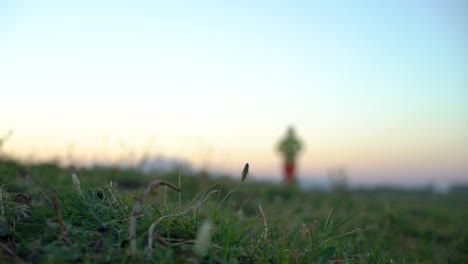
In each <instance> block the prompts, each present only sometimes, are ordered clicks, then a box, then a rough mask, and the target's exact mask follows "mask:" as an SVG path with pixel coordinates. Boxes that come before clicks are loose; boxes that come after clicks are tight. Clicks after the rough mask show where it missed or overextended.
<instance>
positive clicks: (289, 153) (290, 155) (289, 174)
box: [278, 127, 302, 184]
mask: <svg viewBox="0 0 468 264" xmlns="http://www.w3.org/2000/svg"><path fill="white" fill-rule="evenodd" d="M301 149H302V146H301V142H300V141H299V139H297V137H296V134H295V132H294V128H293V127H289V128H288V131H287V134H286V136H285V137H284V138H283V139H282V140H281V141H280V143H279V145H278V151H279V152H280V153H281V154H282V156H283V158H284V181H285V182H286V183H287V184H291V183H293V182H294V180H295V172H296V157H297V154H298V153H299V151H300V150H301Z"/></svg>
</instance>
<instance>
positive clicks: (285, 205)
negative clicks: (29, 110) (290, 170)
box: [0, 158, 468, 263]
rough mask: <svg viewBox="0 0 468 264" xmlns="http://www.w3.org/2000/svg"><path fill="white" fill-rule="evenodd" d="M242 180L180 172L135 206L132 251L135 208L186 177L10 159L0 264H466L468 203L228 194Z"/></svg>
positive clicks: (382, 196) (369, 195)
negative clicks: (150, 188)
mask: <svg viewBox="0 0 468 264" xmlns="http://www.w3.org/2000/svg"><path fill="white" fill-rule="evenodd" d="M240 169H242V168H241V167H240ZM73 173H76V175H77V176H78V179H79V181H80V184H79V185H77V183H74V182H73V180H72V176H71V175H72V174H73ZM240 179H241V176H240V175H239V178H238V179H234V178H227V177H226V178H217V179H212V178H210V177H208V176H206V175H204V174H196V175H182V176H181V178H180V187H181V189H182V192H180V193H177V192H176V191H174V190H172V189H170V188H168V187H165V186H159V187H157V188H156V189H154V190H153V191H152V192H151V193H150V195H149V196H148V197H146V198H145V199H144V201H143V203H142V205H141V207H140V208H139V209H138V214H137V215H136V217H137V218H136V225H135V226H136V238H135V239H136V240H135V241H136V251H135V252H132V249H131V239H130V233H129V230H130V218H131V215H132V209H133V207H134V205H135V203H136V202H137V201H138V199H140V198H141V197H142V194H143V192H144V191H145V189H146V188H147V187H148V185H149V184H150V183H151V182H153V181H155V180H165V181H167V182H169V183H172V184H174V185H175V186H178V185H179V173H178V172H174V173H166V174H163V175H142V174H140V173H139V172H138V171H135V170H131V169H125V170H124V169H106V168H92V169H76V168H61V167H59V166H57V165H56V164H54V163H49V164H29V165H25V164H21V163H19V162H17V161H14V160H8V159H6V158H3V159H1V160H0V190H1V202H0V209H1V211H0V262H1V263H15V262H16V263H24V262H27V263H28V262H30V263H63V262H80V263H106V262H112V263H115V262H117V263H118V262H124V263H134V262H150V263H151V262H154V263H190V262H192V263H329V262H331V263H391V262H393V263H468V230H467V227H468V225H467V224H466V223H465V222H466V219H468V210H467V204H468V203H467V202H468V197H467V195H466V194H463V193H452V194H444V195H440V194H439V195H437V194H432V193H428V192H383V191H380V192H329V193H327V192H303V191H300V190H299V189H296V188H294V187H290V188H286V187H283V186H279V185H275V184H267V183H261V182H255V181H253V180H252V179H249V178H248V177H247V180H246V181H245V182H243V183H242V185H241V186H240V187H239V188H238V189H237V190H236V191H234V192H231V193H229V192H230V191H232V190H234V189H236V188H237V187H238V185H239V183H240ZM111 181H112V186H111V184H110V183H111ZM214 190H219V192H216V193H215V192H213V191H214ZM209 193H211V194H212V195H211V196H210V197H207V195H208V194H209ZM228 193H229V196H227V198H226V195H227V194H228ZM179 194H180V196H179ZM54 196H55V197H56V198H54ZM224 198H225V200H224V201H223V202H222V203H221V201H222V200H223V199H224ZM202 201H204V203H201V202H202ZM260 206H261V207H262V208H263V214H262V213H261V212H260ZM155 222H158V223H157V224H156V225H155V227H154V234H153V236H152V238H153V246H152V248H151V249H149V248H148V235H149V229H150V226H151V225H152V224H153V223H155ZM265 222H266V224H267V225H266V226H265ZM201 226H205V227H208V229H207V230H208V232H207V234H208V239H209V241H210V242H209V244H204V243H202V242H201V241H202V240H201V238H200V236H201V235H200V229H201ZM197 237H198V239H199V240H197ZM203 241H206V238H205V240H203ZM194 244H196V245H194ZM194 248H201V250H200V249H197V250H195V249H194ZM204 250H206V255H205V254H204Z"/></svg>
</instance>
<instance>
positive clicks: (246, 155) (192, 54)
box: [0, 0, 468, 182]
mask: <svg viewBox="0 0 468 264" xmlns="http://www.w3.org/2000/svg"><path fill="white" fill-rule="evenodd" d="M467 47H468V1H464V0H459V1H457V0H448V1H423V0H419V1H418V0H416V1H255V3H253V1H233V2H231V3H224V2H221V1H185V2H176V1H170V2H169V1H167V2H160V1H135V2H129V1H76V2H65V1H41V2H39V1H0V92H1V95H0V97H1V102H0V135H1V134H2V133H6V131H8V129H13V131H14V136H13V137H12V138H11V140H10V141H9V142H8V144H7V145H5V151H7V152H8V153H11V154H13V155H16V156H20V157H30V156H31V155H32V156H33V157H34V158H39V159H43V158H50V157H56V156H59V157H63V159H66V155H67V152H70V151H71V152H72V153H73V156H74V157H75V159H78V160H80V161H89V160H93V159H99V160H103V159H110V160H116V159H120V158H122V157H126V155H127V156H128V155H129V154H128V153H129V152H130V153H133V156H132V157H133V158H137V157H138V155H141V154H142V153H143V152H145V151H148V152H150V153H151V154H155V155H156V154H160V155H164V156H168V157H177V158H183V159H187V160H190V161H191V162H192V163H194V164H196V165H198V166H210V167H212V168H217V169H223V170H226V171H230V172H237V171H238V170H240V169H242V165H243V163H244V162H245V161H250V163H251V165H252V169H253V171H254V172H256V173H257V175H259V176H273V177H279V174H280V172H279V167H280V159H279V156H278V155H277V154H276V153H275V151H274V147H275V146H274V145H275V144H276V142H277V141H278V140H279V138H280V137H281V136H282V135H283V133H284V132H285V130H286V127H287V126H288V125H289V124H293V125H294V126H295V127H296V129H297V132H298V134H299V136H301V138H302V139H303V141H304V142H305V144H306V150H305V152H304V153H303V155H302V157H301V160H300V161H301V163H300V164H301V167H300V168H301V173H300V174H301V176H302V177H311V176H315V177H320V175H322V176H323V175H325V174H326V171H327V168H329V167H333V166H336V165H343V166H346V167H347V168H348V170H349V171H350V174H351V175H352V177H353V180H355V181H357V182H369V181H370V182H372V181H388V182H390V181H401V182H407V181H411V182H426V181H428V180H432V181H445V180H448V181H460V180H464V181H468V165H466V164H468V158H467V157H468V74H467V73H468V48H467ZM2 131H5V132H2Z"/></svg>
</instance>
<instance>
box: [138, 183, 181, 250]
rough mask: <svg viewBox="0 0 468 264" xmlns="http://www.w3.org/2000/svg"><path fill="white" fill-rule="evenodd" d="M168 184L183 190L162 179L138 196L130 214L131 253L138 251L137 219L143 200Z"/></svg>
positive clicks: (172, 187) (170, 186)
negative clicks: (159, 187)
mask: <svg viewBox="0 0 468 264" xmlns="http://www.w3.org/2000/svg"><path fill="white" fill-rule="evenodd" d="M161 185H164V186H167V187H169V188H171V189H173V190H175V191H177V192H180V191H182V190H181V189H179V188H177V187H176V186H175V185H172V184H171V183H168V182H166V181H162V180H156V181H153V182H152V183H151V184H150V185H149V186H148V187H147V188H146V190H145V192H144V193H143V195H142V196H140V198H138V200H137V202H136V203H135V205H134V206H133V209H132V214H131V216H130V228H129V229H130V230H129V233H130V249H131V254H132V255H135V254H136V252H137V241H136V238H137V237H136V221H137V216H138V209H140V207H141V205H142V204H143V201H144V200H145V199H146V197H147V196H148V195H149V194H150V192H151V191H152V190H154V189H156V188H157V187H158V186H161Z"/></svg>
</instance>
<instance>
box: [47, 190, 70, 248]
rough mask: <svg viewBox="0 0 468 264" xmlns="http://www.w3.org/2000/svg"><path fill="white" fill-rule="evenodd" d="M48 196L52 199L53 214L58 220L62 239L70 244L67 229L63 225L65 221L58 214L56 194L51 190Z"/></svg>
mask: <svg viewBox="0 0 468 264" xmlns="http://www.w3.org/2000/svg"><path fill="white" fill-rule="evenodd" d="M50 196H51V199H52V206H53V207H54V211H55V216H56V217H57V220H58V222H59V224H60V230H61V231H62V233H61V236H62V238H63V240H64V241H65V242H66V243H67V244H68V245H71V244H72V243H71V241H70V239H68V236H67V229H66V227H65V223H64V222H63V218H62V215H61V214H60V207H59V203H58V199H57V195H56V194H55V192H52V194H51V195H50Z"/></svg>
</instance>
